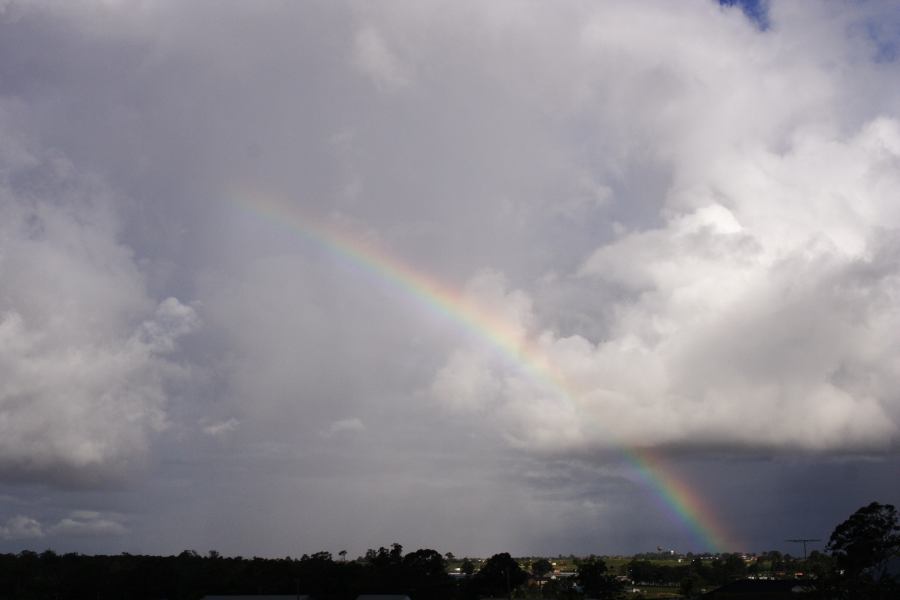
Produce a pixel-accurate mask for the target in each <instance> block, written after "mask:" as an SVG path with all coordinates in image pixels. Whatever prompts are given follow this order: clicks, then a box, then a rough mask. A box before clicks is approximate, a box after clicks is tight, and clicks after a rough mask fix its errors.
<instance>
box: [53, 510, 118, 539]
mask: <svg viewBox="0 0 900 600" xmlns="http://www.w3.org/2000/svg"><path fill="white" fill-rule="evenodd" d="M127 533H128V528H127V527H125V525H123V524H122V523H121V516H120V515H105V514H103V513H99V512H96V511H84V510H81V511H74V512H72V513H71V514H69V515H68V516H66V517H64V518H62V519H60V520H59V521H58V522H57V523H54V524H53V525H51V526H50V527H48V528H47V535H50V536H71V537H85V536H89V537H94V536H110V535H112V536H118V535H125V534H127Z"/></svg>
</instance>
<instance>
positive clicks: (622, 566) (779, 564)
mask: <svg viewBox="0 0 900 600" xmlns="http://www.w3.org/2000/svg"><path fill="white" fill-rule="evenodd" d="M789 541H792V542H795V543H798V544H802V545H803V553H804V555H801V556H794V555H792V554H785V553H781V552H778V551H771V552H763V553H759V554H743V553H720V554H692V553H684V554H682V553H679V552H677V551H675V550H667V549H663V548H657V549H655V550H654V551H651V552H646V553H640V554H635V555H631V556H593V555H592V556H580V557H579V556H574V555H569V556H562V555H559V556H555V557H546V556H526V557H513V556H510V555H509V554H508V553H499V554H495V555H493V556H490V557H486V558H484V557H479V558H476V557H458V556H454V555H453V553H451V552H447V553H443V554H442V553H440V552H438V551H437V550H432V549H419V550H415V551H412V552H404V549H403V547H402V546H401V545H400V544H392V545H390V546H389V547H380V548H378V549H371V550H368V551H367V552H366V553H365V554H364V555H362V556H359V557H356V558H351V557H348V555H347V552H346V551H343V550H342V551H339V552H338V554H337V557H335V556H334V555H333V554H332V553H330V552H324V551H323V552H316V553H314V554H305V555H303V556H301V557H299V558H292V557H285V558H279V559H272V558H259V557H252V558H245V557H240V556H237V557H225V556H222V555H220V554H219V553H218V552H216V551H214V550H213V551H209V552H207V553H206V554H203V555H201V554H199V553H197V552H195V551H193V550H186V551H184V552H181V553H180V554H178V555H175V556H143V555H132V554H120V555H111V556H88V555H83V554H77V553H69V554H57V553H55V552H53V551H51V550H47V551H45V552H42V553H36V552H32V551H23V552H19V553H18V554H4V555H0V600H19V599H22V600H24V599H38V598H52V599H60V600H62V599H72V600H82V599H83V600H103V599H147V600H151V599H152V600H162V599H168V600H201V599H204V600H224V599H227V598H231V599H233V600H250V599H258V600H262V599H269V600H278V599H280V600H287V599H289V598H295V599H299V598H303V599H307V600H329V599H334V600H357V599H358V600H428V599H436V600H457V599H458V600H480V599H486V598H508V599H511V598H522V599H530V598H534V599H538V598H542V599H543V598H546V599H558V600H583V599H588V598H594V599H597V600H617V599H626V598H627V599H633V600H639V599H662V598H670V599H674V598H684V599H690V598H704V599H707V600H716V599H719V600H722V599H733V598H745V599H751V598H752V599H761V600H766V599H769V600H781V599H799V600H802V599H804V598H809V599H813V598H823V599H825V598H834V599H838V598H859V599H875V600H880V599H884V600H888V599H892V600H896V599H897V598H898V597H900V594H898V592H900V525H898V518H897V511H896V509H895V507H894V506H892V505H890V504H884V505H882V504H879V503H877V502H872V503H871V504H869V505H867V506H864V507H862V508H860V509H859V510H857V511H856V512H855V513H854V514H853V515H851V516H850V517H849V518H848V519H847V520H846V521H844V522H843V523H841V524H839V525H838V526H837V527H836V528H835V530H834V532H833V533H832V534H831V536H830V538H829V539H828V540H827V542H826V543H825V547H824V550H818V549H815V550H812V551H811V552H809V553H808V554H805V553H806V543H807V542H820V541H822V540H812V539H797V540H789Z"/></svg>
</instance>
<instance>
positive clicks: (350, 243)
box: [234, 193, 733, 552]
mask: <svg viewBox="0 0 900 600" xmlns="http://www.w3.org/2000/svg"><path fill="white" fill-rule="evenodd" d="M234 202H235V204H236V205H237V206H239V207H241V208H242V209H244V210H246V211H248V212H250V213H252V214H253V215H255V216H257V217H259V218H264V219H266V220H267V221H270V222H272V223H274V224H275V226H277V227H287V228H289V229H290V230H291V231H292V232H294V233H295V234H297V235H300V236H302V237H303V238H305V239H306V240H308V241H310V242H312V243H314V244H315V245H316V246H318V247H320V248H322V249H324V250H326V251H327V252H328V253H329V254H331V255H333V256H335V257H337V258H339V259H341V260H344V261H347V262H349V263H351V264H352V265H354V266H356V267H358V268H360V269H363V270H364V271H366V272H367V273H369V274H370V275H371V276H372V277H374V278H375V279H377V280H379V281H382V282H384V283H386V284H388V285H390V286H392V287H394V288H397V289H399V290H401V291H402V292H403V293H404V294H405V295H407V296H409V297H411V298H413V299H415V300H416V301H417V302H420V303H422V304H424V305H425V306H427V307H428V308H430V309H431V310H433V311H436V312H438V313H440V314H441V315H442V316H443V317H445V318H446V319H449V320H450V321H453V322H455V323H456V324H458V325H459V326H461V327H463V328H465V329H466V330H467V331H469V332H472V333H474V334H475V335H476V336H477V337H478V338H480V339H481V340H483V341H485V342H487V343H488V344H489V345H490V347H492V348H493V349H494V350H495V351H496V352H499V353H500V354H501V355H502V356H503V357H504V358H505V359H507V360H508V361H510V362H511V363H513V364H514V365H516V367H517V368H518V369H520V370H521V371H522V372H523V373H524V374H526V375H527V377H529V378H530V379H531V380H533V381H534V382H536V383H538V384H539V385H541V386H543V387H544V388H546V389H547V390H548V391H550V392H552V393H554V394H558V395H559V396H560V397H563V398H567V399H572V398H575V397H576V394H575V392H574V391H573V390H572V389H571V387H570V385H569V384H568V382H567V381H566V380H565V378H564V377H563V375H562V373H561V371H560V370H559V369H556V368H554V366H553V365H552V363H551V362H550V361H549V360H548V359H547V357H546V355H545V354H544V353H543V352H542V351H541V349H540V348H539V347H538V346H537V345H536V344H535V343H534V342H533V341H532V340H529V339H528V338H527V337H523V336H522V335H521V332H520V331H519V330H518V329H517V328H516V327H513V326H512V325H511V324H510V323H509V322H508V321H507V320H505V319H504V318H503V317H502V315H498V314H495V313H492V312H490V311H487V310H485V309H484V308H483V307H481V306H479V305H478V304H476V303H475V302H473V301H472V299H471V298H469V297H468V296H467V295H466V294H465V293H464V292H463V291H462V290H459V289H456V288H454V287H452V286H449V285H447V284H445V283H443V282H442V281H440V280H438V279H437V278H435V277H432V276H431V275H429V274H428V273H424V272H422V271H421V270H417V269H415V268H413V267H412V266H411V265H409V264H407V263H405V262H403V261H402V260H400V259H399V258H397V257H395V256H393V255H391V254H389V253H388V252H386V251H385V250H384V249H382V248H380V247H378V246H377V245H375V244H373V243H371V242H369V241H367V240H365V239H363V238H361V237H359V236H354V235H352V234H350V233H348V232H346V231H342V230H339V229H337V228H334V227H329V226H327V225H325V224H323V223H319V222H316V221H315V220H312V219H309V218H305V217H304V216H303V215H302V214H301V213H300V212H299V211H297V209H296V208H293V207H291V206H290V205H289V204H288V203H286V202H278V201H276V200H275V199H273V198H271V197H267V196H265V195H262V194H259V193H239V194H237V195H236V196H235V200H234ZM615 449H616V450H617V451H618V452H619V454H620V455H621V456H622V457H623V459H624V461H625V462H626V463H627V464H628V465H629V467H630V469H631V471H632V472H633V473H634V474H635V475H636V476H637V477H638V478H640V479H641V481H642V482H643V483H644V484H645V485H646V486H648V487H649V488H651V489H652V490H653V491H654V493H655V494H656V496H657V497H658V498H659V499H660V500H661V503H662V504H663V505H664V506H665V507H666V510H667V511H668V512H669V513H670V516H671V518H674V519H677V520H678V521H680V522H681V523H683V524H684V525H686V526H687V528H688V529H689V530H690V531H691V532H692V534H693V536H694V537H695V539H696V540H697V541H698V542H699V543H701V544H702V545H703V546H704V549H706V550H708V551H712V552H721V551H723V550H724V549H725V548H726V547H727V546H728V545H729V544H731V543H733V540H732V538H731V536H730V535H728V533H727V532H726V530H725V528H724V527H722V525H721V524H720V523H719V522H718V520H717V519H716V517H715V512H714V511H713V509H712V508H711V507H710V506H709V505H708V504H707V503H706V502H705V501H704V498H703V495H702V494H700V493H699V492H698V491H697V490H695V489H694V488H692V487H691V486H690V485H688V483H687V482H686V481H684V480H683V479H681V478H679V477H678V476H677V475H676V473H675V472H674V470H673V469H672V468H671V467H670V466H669V465H668V464H667V463H666V461H665V460H664V458H663V457H662V456H660V455H659V454H658V453H656V452H654V451H652V450H650V449H646V448H635V447H628V446H624V445H618V446H616V447H615Z"/></svg>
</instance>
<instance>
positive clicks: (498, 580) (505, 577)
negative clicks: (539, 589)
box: [472, 552, 528, 598]
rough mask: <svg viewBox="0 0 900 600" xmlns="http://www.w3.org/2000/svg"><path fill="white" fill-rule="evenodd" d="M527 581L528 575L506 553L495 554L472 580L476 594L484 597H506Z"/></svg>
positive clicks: (510, 596) (509, 596) (510, 595)
mask: <svg viewBox="0 0 900 600" xmlns="http://www.w3.org/2000/svg"><path fill="white" fill-rule="evenodd" d="M526 581H528V573H526V572H525V571H523V570H522V567H520V566H519V563H517V562H516V561H515V560H513V558H512V557H511V556H510V555H509V553H508V552H502V553H500V554H495V555H493V556H492V557H490V558H489V559H487V561H485V563H484V565H482V566H481V569H480V570H479V571H478V573H476V574H475V576H474V577H473V578H472V584H473V586H474V589H475V591H476V592H477V593H479V594H481V595H484V596H507V597H508V598H512V592H513V590H515V589H516V588H518V587H519V586H521V585H522V584H523V583H525V582H526Z"/></svg>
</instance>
